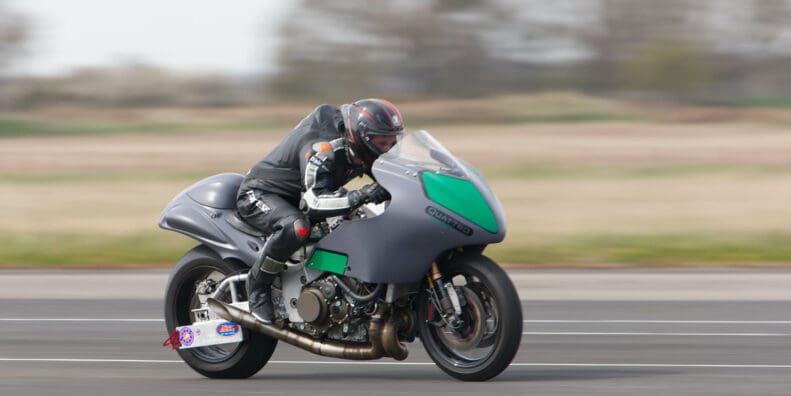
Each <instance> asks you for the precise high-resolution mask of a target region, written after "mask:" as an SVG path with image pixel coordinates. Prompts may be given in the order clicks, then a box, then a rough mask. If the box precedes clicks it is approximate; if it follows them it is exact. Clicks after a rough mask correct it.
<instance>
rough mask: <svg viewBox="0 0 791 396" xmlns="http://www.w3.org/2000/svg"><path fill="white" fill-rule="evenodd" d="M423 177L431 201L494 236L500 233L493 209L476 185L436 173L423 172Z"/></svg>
mask: <svg viewBox="0 0 791 396" xmlns="http://www.w3.org/2000/svg"><path fill="white" fill-rule="evenodd" d="M421 176H422V178H423V184H424V185H425V188H426V195H427V196H428V198H429V199H431V200H432V201H434V202H436V203H438V204H440V205H442V206H444V207H446V208H448V209H450V210H452V211H454V212H456V213H458V214H459V215H460V216H462V217H464V218H465V219H467V220H469V221H471V222H473V223H475V224H476V225H478V226H479V227H481V228H483V229H484V230H486V231H489V232H491V233H493V234H497V233H498V232H499V231H500V227H499V226H498V225H497V219H496V218H495V216H494V213H493V212H492V208H491V207H490V206H489V203H488V202H486V199H485V198H484V197H483V196H482V195H481V193H480V191H479V190H478V188H477V187H476V186H475V185H474V184H472V183H471V182H469V181H467V180H462V179H457V178H455V177H451V176H446V175H443V174H440V173H434V172H423V173H422V175H421Z"/></svg>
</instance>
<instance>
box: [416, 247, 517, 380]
mask: <svg viewBox="0 0 791 396" xmlns="http://www.w3.org/2000/svg"><path fill="white" fill-rule="evenodd" d="M441 270H442V275H443V281H444V282H446V283H447V282H453V284H454V286H455V287H456V290H457V291H458V293H459V294H461V295H462V296H463V297H464V300H465V302H466V303H465V304H464V305H463V306H462V315H460V317H461V318H462V319H463V323H464V325H463V326H461V327H460V328H457V329H451V328H450V326H449V325H448V324H447V323H445V322H443V321H442V318H441V317H440V315H439V314H438V312H437V309H436V307H434V303H433V302H432V299H431V297H430V293H429V291H428V289H427V288H426V289H424V290H423V291H422V293H421V297H420V299H419V302H418V309H417V315H418V330H419V332H420V340H421V342H422V343H423V346H424V347H425V349H426V352H428V354H429V356H430V357H431V360H433V361H434V363H436V364H437V366H439V368H440V369H442V370H443V371H444V372H446V373H447V374H449V375H451V376H452V377H454V378H457V379H460V380H462V381H486V380H488V379H491V378H493V377H495V376H497V375H498V374H500V373H501V372H502V371H503V370H505V368H506V367H508V365H509V364H511V361H512V360H513V359H514V356H516V352H517V350H518V349H519V345H520V343H521V340H522V307H521V304H520V302H519V295H518V294H517V293H516V289H515V288H514V285H513V283H511V279H509V278H508V275H507V274H506V273H505V271H503V269H502V268H500V266H498V265H497V263H495V262H494V261H492V260H490V259H489V258H487V257H485V256H482V255H480V254H477V253H467V254H464V255H462V256H460V257H458V258H455V259H453V260H452V262H450V263H446V265H443V266H442V268H441Z"/></svg>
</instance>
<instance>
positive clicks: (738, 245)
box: [487, 233, 791, 267]
mask: <svg viewBox="0 0 791 396" xmlns="http://www.w3.org/2000/svg"><path fill="white" fill-rule="evenodd" d="M487 253H488V254H490V255H491V256H492V257H493V258H496V259H497V260H499V261H502V262H507V263H515V264H521V265H525V266H562V267H588V266H602V265H606V266H609V265H615V266H635V267H639V266H686V265H694V266H743V265H754V264H761V265H785V264H791V235H790V234H786V233H768V234H730V235H709V234H696V233H668V234H648V235H639V234H625V235H578V236H569V237H561V238H557V239H551V240H545V241H530V240H522V241H519V242H516V241H513V239H511V240H510V241H509V240H506V241H505V243H503V244H499V245H494V246H491V247H490V248H489V250H487Z"/></svg>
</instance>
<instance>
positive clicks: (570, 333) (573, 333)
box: [522, 331, 791, 337]
mask: <svg viewBox="0 0 791 396" xmlns="http://www.w3.org/2000/svg"><path fill="white" fill-rule="evenodd" d="M522 335H562V336H685V337H686V336H701V337H725V336H729V337H788V336H791V333H648V332H641V333H624V332H582V331H525V332H522Z"/></svg>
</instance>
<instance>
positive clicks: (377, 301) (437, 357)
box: [159, 131, 522, 381]
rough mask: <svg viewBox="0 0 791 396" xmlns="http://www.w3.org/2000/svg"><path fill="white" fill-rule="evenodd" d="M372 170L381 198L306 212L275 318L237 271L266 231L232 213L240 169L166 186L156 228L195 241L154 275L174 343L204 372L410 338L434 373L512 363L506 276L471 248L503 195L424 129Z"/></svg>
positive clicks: (512, 299)
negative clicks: (312, 214)
mask: <svg viewBox="0 0 791 396" xmlns="http://www.w3.org/2000/svg"><path fill="white" fill-rule="evenodd" d="M372 172H373V175H374V177H375V179H376V180H377V182H378V183H379V184H380V185H381V186H382V187H384V188H385V189H386V190H387V191H388V192H389V193H390V195H391V199H390V200H389V201H387V202H385V203H382V204H379V205H373V204H367V205H364V206H361V207H360V208H357V209H355V210H353V211H352V212H351V213H349V214H348V215H346V216H342V217H332V218H327V219H325V220H321V221H315V222H314V224H312V225H311V230H310V236H309V238H308V242H307V243H306V244H305V245H304V246H303V247H302V248H300V249H299V250H298V251H297V252H296V253H294V254H293V255H292V256H291V258H290V259H289V260H288V261H287V262H286V264H285V266H284V268H283V270H282V272H281V273H280V274H279V275H278V277H277V278H276V280H275V281H274V283H273V285H272V293H271V294H272V301H273V305H274V308H275V320H274V321H273V323H271V324H266V323H263V322H260V321H258V320H256V319H255V317H253V316H252V315H251V314H250V313H249V311H248V304H247V301H246V292H245V287H244V284H245V280H246V278H247V271H248V270H249V268H250V266H251V265H252V264H253V263H254V262H255V261H256V259H258V257H259V255H260V254H261V253H260V252H261V250H262V248H263V245H264V243H266V238H267V235H264V234H262V233H261V232H260V231H258V230H257V229H255V228H252V227H251V226H249V225H248V224H247V223H245V222H244V221H243V220H242V219H241V218H240V217H239V216H238V213H237V210H236V193H237V190H238V188H239V185H240V183H241V181H242V180H243V176H242V175H239V174H234V173H224V174H219V175H215V176H212V177H209V178H207V179H204V180H202V181H199V182H198V183H196V184H194V185H192V186H191V187H189V188H187V189H186V190H184V191H183V192H181V193H180V194H179V195H177V196H176V197H175V198H174V199H173V200H172V201H171V202H170V204H169V205H168V206H167V207H166V208H165V210H164V212H163V213H162V216H161V218H160V220H159V226H160V227H161V228H163V229H166V230H171V231H175V232H179V233H182V234H184V235H187V236H189V237H191V238H194V239H196V240H197V241H198V242H200V244H199V245H198V246H196V247H195V248H193V249H192V250H190V251H189V252H187V253H186V254H185V255H184V256H183V257H182V258H181V259H180V260H179V261H178V263H177V264H176V266H175V268H174V270H173V271H172V273H171V275H170V278H169V280H168V283H167V291H166V296H165V322H166V327H167V330H168V333H169V334H172V341H173V343H174V349H176V350H177V352H178V354H179V355H180V357H181V358H182V359H183V360H184V361H185V362H186V363H187V364H188V365H189V366H190V367H191V368H193V369H194V370H195V371H197V372H198V373H200V374H202V375H204V376H206V377H210V378H246V377H249V376H252V375H254V374H255V373H257V372H258V371H259V370H260V369H261V368H263V367H264V365H266V363H267V361H268V360H269V358H270V357H271V356H272V353H273V352H274V350H275V347H276V346H277V343H278V341H282V342H286V343H288V344H291V345H295V346H297V347H299V348H302V349H304V350H306V351H309V352H312V353H315V354H318V355H323V356H329V357H335V358H341V359H353V360H371V359H379V358H382V357H390V358H393V359H396V360H403V359H406V358H407V356H408V350H407V347H406V343H409V342H413V341H414V340H415V339H416V338H420V341H421V342H422V344H423V346H424V347H425V350H426V351H427V352H428V355H429V356H430V357H431V359H432V360H433V361H434V362H435V363H436V364H437V366H439V368H440V369H442V370H443V371H444V372H446V373H447V374H449V375H451V376H453V377H455V378H457V379H460V380H465V381H485V380H488V379H491V378H493V377H495V376H497V375H498V374H500V373H501V372H502V371H503V370H505V368H506V367H508V365H509V364H510V363H511V361H512V360H513V358H514V356H515V355H516V352H517V350H518V348H519V345H520V343H521V337H522V311H521V305H520V302H519V297H518V295H517V292H516V289H515V288H514V286H513V284H512V282H511V280H510V279H509V278H508V276H507V274H506V273H505V271H503V269H502V268H501V267H500V266H499V265H498V264H497V263H495V262H494V261H492V260H491V259H489V258H487V257H486V256H484V255H483V251H484V249H485V247H486V246H487V245H488V244H490V243H497V242H500V241H502V240H503V239H504V237H505V219H504V213H503V209H502V206H501V204H500V202H499V201H498V200H497V197H496V196H495V195H494V193H493V192H492V190H491V189H490V188H489V186H488V185H487V183H486V181H485V180H484V178H483V177H482V176H481V175H480V174H479V173H478V172H477V171H476V170H475V168H473V167H472V166H471V165H470V164H468V163H466V162H464V161H463V160H461V159H459V158H456V157H454V156H453V155H452V154H451V153H450V152H449V151H448V150H447V149H445V148H444V147H443V146H442V145H441V144H440V143H439V142H437V141H436V140H435V139H434V138H433V137H432V136H431V135H430V134H429V133H428V132H426V131H417V132H413V133H410V134H407V135H405V136H404V137H403V139H402V140H401V141H400V142H399V143H398V144H396V145H395V146H394V147H393V148H392V149H391V150H390V151H388V152H387V153H385V154H383V155H381V156H380V157H379V158H378V159H377V160H376V162H375V163H374V165H373V166H372Z"/></svg>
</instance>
